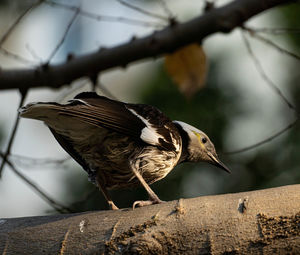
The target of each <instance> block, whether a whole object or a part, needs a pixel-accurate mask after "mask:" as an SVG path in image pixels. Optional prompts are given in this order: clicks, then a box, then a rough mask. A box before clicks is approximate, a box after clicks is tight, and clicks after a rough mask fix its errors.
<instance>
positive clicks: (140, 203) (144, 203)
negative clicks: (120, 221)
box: [132, 199, 165, 210]
mask: <svg viewBox="0 0 300 255" xmlns="http://www.w3.org/2000/svg"><path fill="white" fill-rule="evenodd" d="M164 202H165V201H162V200H160V199H158V200H157V199H155V200H138V201H135V202H134V203H133V205H132V209H133V210H134V209H135V207H143V206H147V205H154V204H161V203H164Z"/></svg>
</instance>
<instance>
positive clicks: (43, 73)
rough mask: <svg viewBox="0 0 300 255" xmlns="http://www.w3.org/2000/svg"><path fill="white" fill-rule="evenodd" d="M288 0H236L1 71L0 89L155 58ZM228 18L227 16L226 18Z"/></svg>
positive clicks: (55, 82)
mask: <svg viewBox="0 0 300 255" xmlns="http://www.w3.org/2000/svg"><path fill="white" fill-rule="evenodd" d="M289 2H290V1H287V0H265V1H261V0H236V1H233V2H231V3H229V4H227V5H225V6H223V7H220V8H214V9H213V10H211V11H209V12H207V13H205V14H203V15H202V16H200V17H196V18H194V19H192V20H190V21H188V22H185V23H182V24H175V25H174V26H168V27H166V28H164V29H163V30H161V31H156V32H154V33H153V34H151V35H148V36H145V37H142V38H138V39H137V38H133V39H132V40H130V41H129V42H127V43H123V44H121V45H118V46H115V47H112V48H109V49H100V50H98V51H96V52H93V53H90V54H86V55H83V56H79V57H75V56H72V57H69V58H68V59H67V60H66V61H65V62H64V63H60V64H55V65H49V66H48V68H45V67H44V66H40V67H39V68H35V69H34V68H23V69H10V70H0V84H1V86H0V90H4V89H14V88H34V87H52V88H59V87H61V86H63V85H65V84H70V83H71V82H72V81H74V80H75V79H78V78H81V77H89V76H90V75H91V74H96V73H98V72H100V71H103V70H108V69H111V68H115V67H124V68H125V67H126V65H127V64H129V63H132V62H134V61H137V60H141V59H147V58H155V57H159V56H161V55H163V54H167V53H170V52H173V51H175V50H177V49H179V48H181V47H183V46H186V45H188V44H190V43H193V42H199V41H202V40H203V39H204V38H205V37H207V36H209V35H211V34H214V33H216V32H225V33H229V32H230V31H231V30H232V29H234V28H236V27H238V26H240V25H242V24H243V23H244V22H245V21H247V20H248V19H250V18H251V17H252V16H254V15H256V14H258V13H260V12H262V11H264V10H267V9H269V8H271V7H274V6H277V5H280V4H284V3H289ZM224 17H225V18H224Z"/></svg>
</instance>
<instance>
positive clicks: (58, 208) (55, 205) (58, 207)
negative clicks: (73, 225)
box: [0, 152, 73, 213]
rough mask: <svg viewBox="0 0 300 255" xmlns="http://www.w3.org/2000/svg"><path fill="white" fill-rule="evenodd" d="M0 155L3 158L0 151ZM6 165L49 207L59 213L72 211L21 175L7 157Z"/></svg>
mask: <svg viewBox="0 0 300 255" xmlns="http://www.w3.org/2000/svg"><path fill="white" fill-rule="evenodd" d="M0 156H1V157H2V158H4V156H5V155H4V154H3V153H1V152H0ZM5 161H6V163H7V165H8V166H9V167H10V169H11V170H12V171H13V172H14V173H15V174H16V175H17V176H18V177H20V178H21V179H22V180H23V181H24V182H26V183H27V184H28V185H29V186H30V187H31V188H32V189H33V190H34V191H35V192H36V193H37V194H38V195H39V196H40V197H41V198H42V199H43V200H44V201H45V202H47V203H48V204H49V205H50V206H51V207H53V208H54V209H55V210H56V211H58V212H60V213H65V212H69V213H70V212H73V211H72V210H71V209H70V208H67V207H65V206H63V205H62V204H60V203H58V202H57V201H55V200H53V199H52V198H50V196H49V195H48V194H46V193H45V192H44V191H43V190H42V188H41V187H39V186H38V185H37V184H36V183H34V182H33V181H31V180H30V179H29V178H28V177H26V176H25V175H23V174H22V173H21V172H20V171H19V170H18V169H17V168H16V167H15V166H14V164H13V163H12V162H11V161H9V160H8V159H6V160H5Z"/></svg>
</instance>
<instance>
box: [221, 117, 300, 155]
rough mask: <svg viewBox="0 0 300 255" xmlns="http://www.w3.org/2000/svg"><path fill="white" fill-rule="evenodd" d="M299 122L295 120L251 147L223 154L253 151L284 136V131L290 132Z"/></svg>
mask: <svg viewBox="0 0 300 255" xmlns="http://www.w3.org/2000/svg"><path fill="white" fill-rule="evenodd" d="M298 121H299V118H298V119H296V120H295V121H294V122H292V123H291V124H289V125H288V126H286V127H285V128H283V129H282V130H280V131H278V132H277V133H275V134H273V135H271V136H270V137H268V138H266V139H264V140H262V141H260V142H258V143H255V144H252V145H249V146H247V147H245V148H242V149H238V150H235V151H228V152H224V153H223V154H227V155H229V154H237V153H242V152H245V151H249V150H252V149H255V148H257V147H259V146H261V145H263V144H266V143H268V142H270V141H272V140H274V139H275V138H277V137H279V136H280V135H282V134H284V133H285V132H286V131H288V130H290V129H291V128H292V127H294V126H295V125H296V124H297V122H298Z"/></svg>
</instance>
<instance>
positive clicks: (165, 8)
mask: <svg viewBox="0 0 300 255" xmlns="http://www.w3.org/2000/svg"><path fill="white" fill-rule="evenodd" d="M158 2H159V3H160V5H161V7H162V8H163V10H164V12H165V13H166V14H167V15H168V17H169V20H171V19H174V15H173V13H172V12H171V10H170V8H169V7H168V5H167V3H166V2H165V0H159V1H158Z"/></svg>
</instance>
